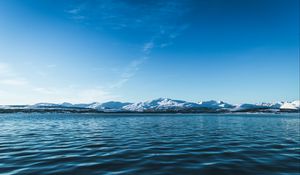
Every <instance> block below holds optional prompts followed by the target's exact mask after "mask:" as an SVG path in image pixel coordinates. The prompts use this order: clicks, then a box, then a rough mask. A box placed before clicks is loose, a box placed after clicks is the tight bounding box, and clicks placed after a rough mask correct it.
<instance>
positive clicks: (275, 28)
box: [0, 0, 299, 104]
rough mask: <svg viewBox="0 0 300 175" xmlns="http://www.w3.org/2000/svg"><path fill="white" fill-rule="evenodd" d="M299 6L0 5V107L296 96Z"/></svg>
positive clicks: (11, 0) (269, 2)
mask: <svg viewBox="0 0 300 175" xmlns="http://www.w3.org/2000/svg"><path fill="white" fill-rule="evenodd" d="M298 48H299V1H298V0H210V1H202V0H181V1H179V0H164V1H156V0H151V1H138V0H99V1H96V0H94V1H81V0H77V1H66V0H65V1H58V0H57V1H55V0H54V1H50V0H43V1H39V0H23V1H20V0H7V1H0V104H31V103H36V102H63V101H68V102H73V103H81V102H82V103H87V102H93V101H99V102H102V101H107V100H121V101H130V102H136V101H142V100H148V99H152V98H157V97H169V98H174V99H183V100H189V101H195V102H197V101H201V100H210V99H215V100H224V101H227V102H231V103H241V102H262V101H270V102H273V101H282V100H284V101H285V100H296V99H299V49H298Z"/></svg>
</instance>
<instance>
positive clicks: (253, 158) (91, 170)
mask: <svg viewBox="0 0 300 175" xmlns="http://www.w3.org/2000/svg"><path fill="white" fill-rule="evenodd" d="M299 126H300V124H299V114H288V115H274V114H251V115H250V114H241V115H229V114H228V115H184V114H182V115H128V114H127V115H126V114H120V115H116V114H115V115H99V114H98V115H94V114H75V115H74V114H9V115H6V114H1V115H0V174H205V175H207V174H214V175H215V174H218V175H221V174H234V175H235V174H243V175H246V174H270V175H274V174H300V129H299Z"/></svg>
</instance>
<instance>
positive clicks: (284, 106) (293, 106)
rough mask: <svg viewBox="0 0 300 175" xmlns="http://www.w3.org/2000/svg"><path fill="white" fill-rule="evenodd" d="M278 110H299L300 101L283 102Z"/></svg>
mask: <svg viewBox="0 0 300 175" xmlns="http://www.w3.org/2000/svg"><path fill="white" fill-rule="evenodd" d="M280 109H294V110H297V109H300V100H296V101H293V102H284V103H283V104H282V105H281V106H280Z"/></svg>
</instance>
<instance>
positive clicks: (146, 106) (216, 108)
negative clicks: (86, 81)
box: [0, 98, 300, 112]
mask: <svg viewBox="0 0 300 175" xmlns="http://www.w3.org/2000/svg"><path fill="white" fill-rule="evenodd" d="M0 109H3V110H4V109H39V110H40V109H54V110H64V109H68V110H73V109H76V110H81V109H83V110H88V109H91V110H97V111H104V112H121V111H122V112H126V111H130V112H222V111H223V112H224V111H231V112H255V111H256V112H259V111H262V112H264V111H265V112H270V111H271V112H272V111H274V112H276V111H293V110H299V109H300V100H297V101H293V102H277V103H257V104H250V103H243V104H239V105H232V104H229V103H225V102H223V101H215V100H211V101H202V102H199V103H194V102H187V101H183V100H173V99H169V98H158V99H154V100H149V101H144V102H138V103H123V102H118V101H109V102H105V103H98V102H94V103H89V104H71V103H66V102H65V103H61V104H55V103H37V104H34V105H2V106H0Z"/></svg>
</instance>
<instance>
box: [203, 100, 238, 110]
mask: <svg viewBox="0 0 300 175" xmlns="http://www.w3.org/2000/svg"><path fill="white" fill-rule="evenodd" d="M199 105H200V106H201V107H206V108H214V109H220V108H228V109H229V108H233V107H234V106H233V105H231V104H229V103H225V102H223V101H215V100H210V101H201V102H199Z"/></svg>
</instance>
